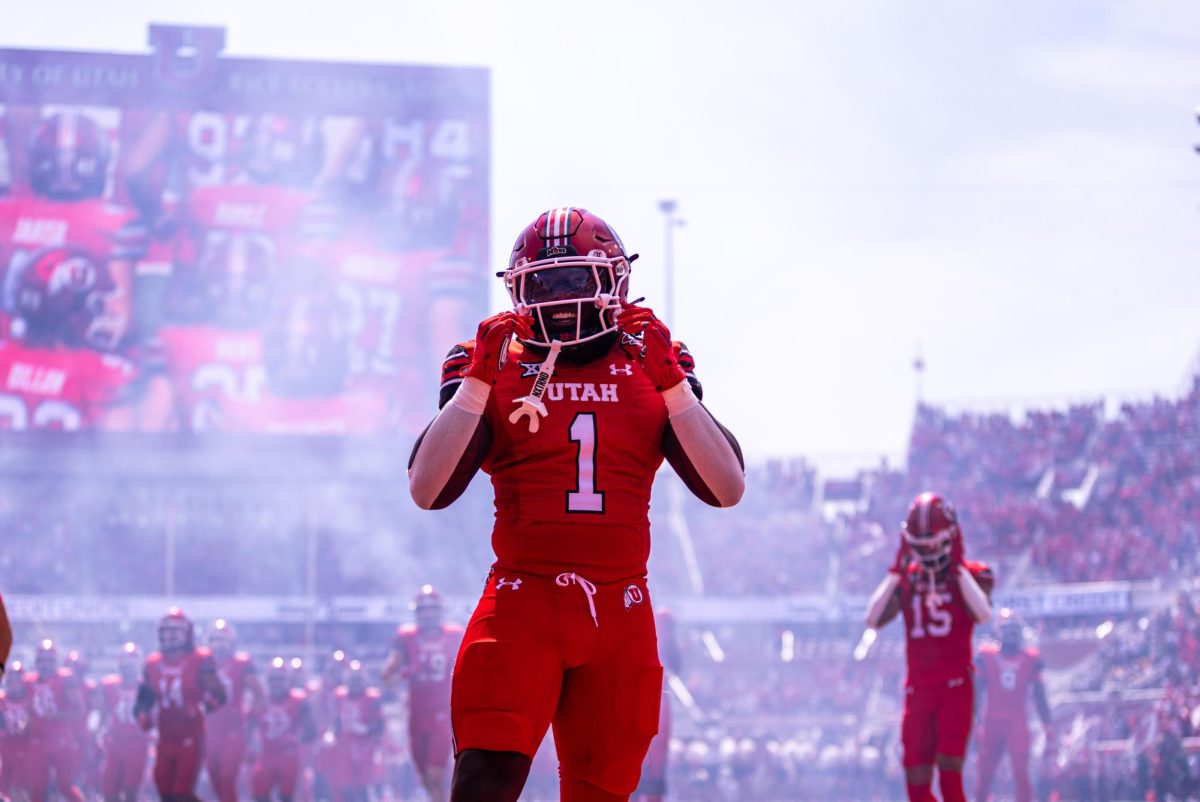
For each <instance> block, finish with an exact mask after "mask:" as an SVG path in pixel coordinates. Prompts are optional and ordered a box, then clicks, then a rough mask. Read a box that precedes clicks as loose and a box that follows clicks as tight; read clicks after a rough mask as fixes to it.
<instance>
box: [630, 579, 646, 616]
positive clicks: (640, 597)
mask: <svg viewBox="0 0 1200 802" xmlns="http://www.w3.org/2000/svg"><path fill="white" fill-rule="evenodd" d="M645 600H646V596H645V594H643V593H642V589H641V588H639V587H638V586H637V585H629V586H628V587H626V588H625V609H626V610H628V609H629V608H630V607H632V606H633V605H635V604H641V603H642V602H644V601H645Z"/></svg>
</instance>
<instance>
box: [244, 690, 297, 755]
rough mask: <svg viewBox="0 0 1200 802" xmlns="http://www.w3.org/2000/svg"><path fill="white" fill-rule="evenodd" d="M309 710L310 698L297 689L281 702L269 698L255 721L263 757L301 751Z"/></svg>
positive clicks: (291, 691) (280, 700)
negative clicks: (306, 712) (306, 716)
mask: <svg viewBox="0 0 1200 802" xmlns="http://www.w3.org/2000/svg"><path fill="white" fill-rule="evenodd" d="M307 706H308V697H307V696H306V695H305V693H304V691H301V690H298V689H295V688H293V689H292V690H290V691H288V694H287V696H284V697H283V698H282V699H272V698H271V697H270V696H268V697H267V698H266V701H265V702H264V703H263V706H262V708H261V709H260V710H259V711H258V713H257V714H256V715H255V717H254V723H255V725H256V726H257V727H258V732H259V737H260V738H261V739H262V750H263V754H264V755H271V754H277V753H279V752H295V751H296V749H297V748H299V746H300V741H301V739H302V738H303V735H304V716H305V713H304V709H305V708H306V707H307Z"/></svg>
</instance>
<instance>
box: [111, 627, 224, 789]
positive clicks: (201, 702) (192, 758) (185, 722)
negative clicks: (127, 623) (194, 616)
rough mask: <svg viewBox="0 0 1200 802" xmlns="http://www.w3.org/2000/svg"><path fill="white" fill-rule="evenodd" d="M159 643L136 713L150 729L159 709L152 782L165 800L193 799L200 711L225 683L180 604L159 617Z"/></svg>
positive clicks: (220, 700)
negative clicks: (198, 645) (197, 640)
mask: <svg viewBox="0 0 1200 802" xmlns="http://www.w3.org/2000/svg"><path fill="white" fill-rule="evenodd" d="M158 648H159V651H157V652H154V653H153V654H151V655H150V656H149V657H147V658H146V666H145V669H144V671H143V674H142V684H141V686H140V687H139V688H138V693H137V700H136V702H135V703H134V711H133V712H134V717H135V718H137V720H138V724H140V725H141V727H142V729H143V730H148V729H150V727H151V726H154V723H155V722H154V716H153V713H154V712H155V710H157V711H158V722H157V724H158V748H157V752H156V754H155V758H154V785H155V787H156V788H157V789H158V794H159V796H160V797H162V800H163V802H196V794H195V788H196V778H197V777H198V776H199V775H200V764H201V762H202V760H203V755H204V714H205V713H206V712H212V711H213V710H216V709H217V708H218V707H220V706H221V705H223V704H225V701H226V696H225V686H224V685H222V684H221V680H220V679H219V678H218V677H217V666H216V663H215V661H214V660H213V658H212V653H211V652H209V651H208V649H205V648H203V647H200V648H197V647H196V645H195V629H194V627H193V625H192V622H191V620H190V619H189V618H188V617H187V616H186V615H184V614H183V611H182V610H180V609H179V608H178V607H172V608H171V609H170V610H168V611H167V614H166V615H165V616H163V618H162V620H161V621H159V624H158Z"/></svg>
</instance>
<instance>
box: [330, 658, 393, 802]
mask: <svg viewBox="0 0 1200 802" xmlns="http://www.w3.org/2000/svg"><path fill="white" fill-rule="evenodd" d="M334 710H335V713H334V722H333V732H334V737H335V738H336V741H335V743H334V748H333V752H334V756H335V758H334V761H335V766H336V768H335V771H334V774H335V783H334V784H335V788H336V789H337V790H336V798H337V802H366V799H367V788H368V787H369V786H370V785H371V784H372V783H373V782H374V779H375V753H376V752H377V751H378V749H379V744H380V741H381V740H382V738H383V730H384V720H383V708H382V697H381V696H380V694H379V689H377V688H370V687H368V686H367V677H366V674H365V672H364V671H363V666H362V663H360V662H359V661H357V660H351V661H350V664H349V665H348V666H347V667H346V684H345V685H343V686H342V687H340V688H338V689H337V691H335V692H334Z"/></svg>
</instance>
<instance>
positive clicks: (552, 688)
mask: <svg viewBox="0 0 1200 802" xmlns="http://www.w3.org/2000/svg"><path fill="white" fill-rule="evenodd" d="M661 695H662V665H661V664H660V663H659V661H658V642H657V638H656V636H655V631H654V614H653V611H652V610H651V606H650V594H649V592H648V591H647V590H646V583H645V580H644V579H638V580H633V581H628V582H619V583H612V584H607V585H600V586H598V587H597V586H595V585H593V584H592V583H591V582H588V581H587V579H586V578H581V577H577V576H575V575H574V574H561V575H559V577H558V578H557V579H553V578H546V577H536V576H531V575H527V574H517V573H514V572H511V571H506V572H500V571H493V574H492V576H491V577H489V578H488V582H487V585H486V587H485V588H484V592H483V597H482V598H481V599H480V601H479V605H478V606H477V607H476V608H475V614H474V615H473V616H471V621H470V623H469V624H468V625H467V631H466V635H465V637H464V638H463V643H462V647H461V648H460V650H459V653H458V659H457V660H456V661H455V669H454V678H453V684H452V688H451V700H450V710H451V719H452V722H453V726H454V741H455V746H456V748H457V749H458V751H460V752H461V751H462V750H464V749H487V750H493V751H503V752H520V753H521V754H524V755H528V756H530V757H533V755H534V753H535V752H536V751H537V748H538V744H540V743H541V741H542V738H543V736H544V735H545V734H546V729H547V728H548V727H549V726H550V724H551V723H553V725H554V744H555V747H556V749H557V751H558V760H559V766H560V774H561V776H562V780H563V784H564V786H565V785H567V784H568V783H573V782H575V781H582V782H585V783H588V784H590V785H594V786H596V787H598V788H600V789H602V790H604V791H607V792H608V793H611V794H617V795H628V794H629V793H631V792H632V791H633V789H634V788H635V787H636V786H637V782H638V776H639V774H640V773H641V768H642V759H643V758H644V757H645V756H646V749H647V748H648V747H649V745H650V740H651V739H652V738H653V737H654V734H655V733H656V732H657V731H658V711H659V700H660V697H661ZM564 798H566V797H564Z"/></svg>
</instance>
